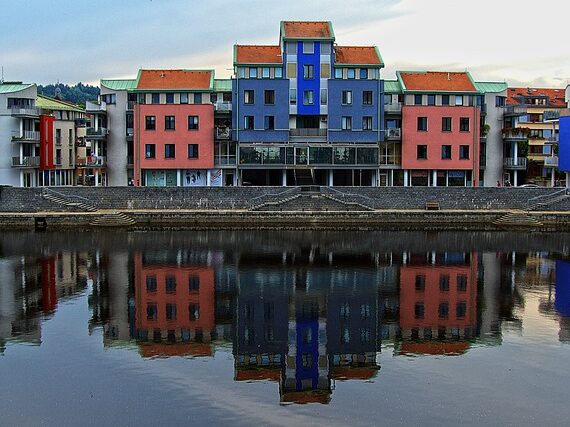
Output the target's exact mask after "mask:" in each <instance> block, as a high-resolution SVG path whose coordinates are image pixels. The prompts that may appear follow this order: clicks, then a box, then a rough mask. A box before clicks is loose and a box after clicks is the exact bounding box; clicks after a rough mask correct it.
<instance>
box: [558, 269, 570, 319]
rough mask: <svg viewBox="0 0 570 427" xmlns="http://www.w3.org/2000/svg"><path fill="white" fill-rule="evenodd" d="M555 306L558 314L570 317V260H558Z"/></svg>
mask: <svg viewBox="0 0 570 427" xmlns="http://www.w3.org/2000/svg"><path fill="white" fill-rule="evenodd" d="M554 307H555V308H556V311H557V312H558V314H560V315H561V316H564V317H570V262H569V261H563V260H558V261H556V299H555V301H554Z"/></svg>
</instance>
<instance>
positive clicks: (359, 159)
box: [232, 21, 384, 186]
mask: <svg viewBox="0 0 570 427" xmlns="http://www.w3.org/2000/svg"><path fill="white" fill-rule="evenodd" d="M383 66H384V64H383V61H382V57H381V56H380V53H379V52H378V49H377V48H376V47H373V46H365V47H354V46H337V45H336V44H335V36H334V31H333V28H332V25H331V23H330V22H298V21H284V22H281V31H280V40H279V45H275V46H254V45H236V46H235V47H234V68H235V78H234V79H233V82H232V91H233V95H232V103H233V105H232V114H233V135H232V137H233V139H234V140H235V141H236V142H237V151H238V153H237V156H238V165H237V169H238V177H239V183H240V184H242V185H243V184H246V185H247V184H252V185H284V186H285V185H306V184H316V185H363V186H375V185H377V183H378V176H379V161H378V160H379V156H378V151H379V144H380V142H381V141H383V129H382V123H384V118H383V102H380V101H381V100H382V99H383V82H382V80H380V70H381V68H383Z"/></svg>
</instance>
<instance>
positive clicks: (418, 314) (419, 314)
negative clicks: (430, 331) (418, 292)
mask: <svg viewBox="0 0 570 427" xmlns="http://www.w3.org/2000/svg"><path fill="white" fill-rule="evenodd" d="M425 311H426V310H425V307H424V304H423V303H421V302H420V303H417V304H416V305H415V307H414V317H415V318H416V319H423V318H424V315H425Z"/></svg>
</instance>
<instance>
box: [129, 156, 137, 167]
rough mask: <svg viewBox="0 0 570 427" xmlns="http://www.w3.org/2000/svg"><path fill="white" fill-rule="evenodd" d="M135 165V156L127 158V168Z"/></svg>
mask: <svg viewBox="0 0 570 427" xmlns="http://www.w3.org/2000/svg"><path fill="white" fill-rule="evenodd" d="M134 163H135V162H134V156H133V155H130V156H127V166H133V165H134Z"/></svg>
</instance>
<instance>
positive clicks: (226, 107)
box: [214, 101, 232, 111]
mask: <svg viewBox="0 0 570 427" xmlns="http://www.w3.org/2000/svg"><path fill="white" fill-rule="evenodd" d="M214 107H215V108H216V111H232V103H231V102H230V101H222V102H216V103H214Z"/></svg>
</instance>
